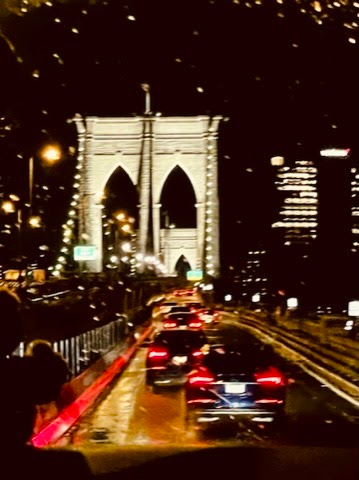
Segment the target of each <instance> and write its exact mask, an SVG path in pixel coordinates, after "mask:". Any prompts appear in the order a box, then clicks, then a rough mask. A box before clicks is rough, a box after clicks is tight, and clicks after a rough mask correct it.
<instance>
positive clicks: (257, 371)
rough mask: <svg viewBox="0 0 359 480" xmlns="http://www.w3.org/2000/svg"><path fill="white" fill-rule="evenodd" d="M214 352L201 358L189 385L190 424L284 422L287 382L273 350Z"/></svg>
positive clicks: (244, 346)
mask: <svg viewBox="0 0 359 480" xmlns="http://www.w3.org/2000/svg"><path fill="white" fill-rule="evenodd" d="M242 340H243V341H242V342H241V344H239V345H236V346H233V345H232V346H231V347H219V348H214V349H212V350H211V351H210V352H209V353H208V355H206V356H204V357H202V362H201V365H198V366H196V368H195V369H193V370H192V371H191V372H190V374H189V376H188V378H187V383H186V402H187V411H188V415H187V417H188V420H189V422H190V423H193V422H194V423H196V424H204V425H205V424H209V423H215V422H216V423H217V422H221V421H223V420H228V419H234V418H235V417H242V418H243V417H244V416H245V417H248V418H249V419H250V420H252V421H254V422H261V423H264V422H273V421H274V420H275V419H278V418H279V417H281V418H282V416H283V412H284V407H285V395H286V383H287V382H286V379H285V377H284V375H283V373H282V372H281V371H280V370H279V368H278V367H277V366H276V364H275V357H274V354H273V352H272V349H271V348H270V347H269V346H267V345H263V344H260V343H255V344H253V341H252V342H249V341H248V342H246V336H243V338H242Z"/></svg>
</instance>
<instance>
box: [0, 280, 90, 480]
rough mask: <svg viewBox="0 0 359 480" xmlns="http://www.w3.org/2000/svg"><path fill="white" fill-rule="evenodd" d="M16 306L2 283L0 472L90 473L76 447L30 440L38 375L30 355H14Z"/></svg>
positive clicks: (40, 476)
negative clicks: (37, 444) (50, 446)
mask: <svg viewBox="0 0 359 480" xmlns="http://www.w3.org/2000/svg"><path fill="white" fill-rule="evenodd" d="M19 307H20V301H19V298H18V297H17V296H16V295H15V294H14V293H12V292H10V291H9V290H8V289H7V288H0V315H1V317H2V331H1V335H0V378H1V381H2V385H3V389H2V391H1V395H0V411H1V414H2V419H1V436H0V476H1V478H25V477H30V478H33V477H36V479H37V480H45V479H49V478H51V479H52V480H54V479H56V480H57V479H58V480H60V479H61V480H63V479H64V478H66V479H67V480H69V479H72V478H73V479H75V478H76V479H79V478H81V479H83V480H87V479H90V478H93V475H92V473H91V470H90V468H89V466H88V464H87V462H86V459H85V458H84V456H83V455H82V454H81V453H80V452H75V451H64V450H55V449H54V450H43V449H39V448H36V447H33V446H32V445H31V444H30V439H31V435H32V433H33V427H34V422H35V417H36V402H37V399H38V397H39V393H38V391H37V389H38V387H39V384H40V382H41V375H40V373H39V369H38V365H37V364H36V362H35V361H34V358H33V357H31V356H24V357H19V356H16V355H14V351H15V349H16V348H17V347H18V345H19V343H20V342H21V341H22V340H23V330H22V319H21V314H20V308H19Z"/></svg>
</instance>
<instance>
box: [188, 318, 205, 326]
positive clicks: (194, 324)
mask: <svg viewBox="0 0 359 480" xmlns="http://www.w3.org/2000/svg"><path fill="white" fill-rule="evenodd" d="M202 325H203V323H202V322H200V321H198V320H192V322H189V324H188V326H189V328H201V327H202Z"/></svg>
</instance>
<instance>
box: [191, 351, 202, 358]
mask: <svg viewBox="0 0 359 480" xmlns="http://www.w3.org/2000/svg"><path fill="white" fill-rule="evenodd" d="M192 357H195V358H196V359H197V360H200V359H202V358H203V352H202V350H194V351H193V352H192Z"/></svg>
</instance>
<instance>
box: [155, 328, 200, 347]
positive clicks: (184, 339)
mask: <svg viewBox="0 0 359 480" xmlns="http://www.w3.org/2000/svg"><path fill="white" fill-rule="evenodd" d="M155 343H156V344H158V343H161V344H164V345H167V346H168V347H169V348H182V347H194V348H200V347H202V346H203V345H205V344H206V343H208V340H207V338H206V336H205V335H204V334H203V333H202V332H194V331H190V330H186V331H185V330H183V331H178V330H176V331H171V332H161V333H160V334H159V335H158V336H157V337H156V338H155Z"/></svg>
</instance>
